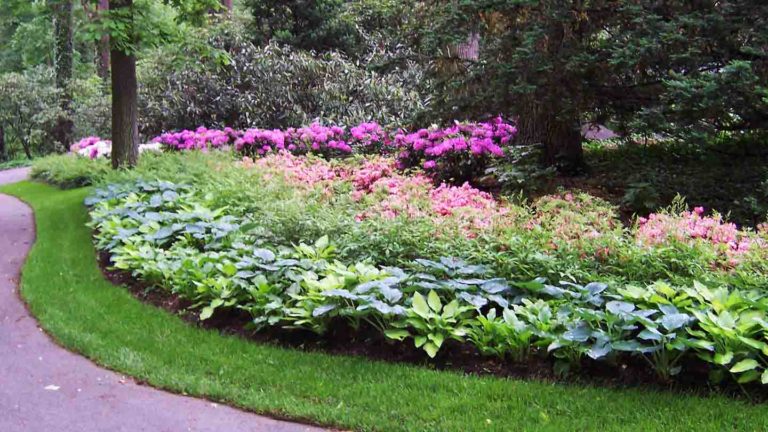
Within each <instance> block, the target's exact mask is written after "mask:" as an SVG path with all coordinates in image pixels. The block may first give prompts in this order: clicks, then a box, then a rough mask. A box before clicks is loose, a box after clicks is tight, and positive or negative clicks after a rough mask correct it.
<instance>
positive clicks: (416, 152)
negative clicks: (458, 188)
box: [152, 117, 517, 185]
mask: <svg viewBox="0 0 768 432" xmlns="http://www.w3.org/2000/svg"><path fill="white" fill-rule="evenodd" d="M516 132H517V130H516V129H515V127H514V126H513V125H511V124H509V123H506V122H504V121H503V120H502V118H501V117H497V118H495V119H493V120H491V121H488V122H483V123H459V122H456V123H454V124H453V125H452V126H450V127H447V128H438V127H432V128H430V129H421V130H419V131H416V132H413V133H407V132H405V131H402V130H401V131H396V132H394V133H392V132H388V131H386V130H385V129H384V128H383V127H382V126H381V125H379V124H378V123H375V122H366V123H361V124H359V125H357V126H353V127H351V128H349V130H347V129H346V128H344V127H341V126H325V125H322V124H320V123H317V122H315V123H312V124H311V125H309V126H306V127H301V128H288V129H286V130H279V129H273V130H267V129H259V128H252V129H247V130H245V131H237V130H233V129H231V128H224V129H223V130H215V129H207V128H205V127H202V126H201V127H199V128H197V129H196V130H194V131H190V130H183V131H179V132H169V133H164V134H162V135H160V136H158V137H156V138H154V139H153V140H152V141H153V142H155V143H160V144H162V145H164V146H166V147H167V148H169V149H172V150H208V149H211V148H225V147H228V146H234V149H235V150H236V151H238V152H240V153H242V154H243V155H245V156H249V157H261V156H265V155H267V154H272V153H277V152H282V151H289V152H291V153H293V154H297V155H302V154H310V153H311V154H317V155H321V156H323V157H325V158H335V157H345V156H348V155H351V154H354V153H357V154H387V153H394V152H397V153H398V155H399V156H398V166H399V167H400V168H401V169H404V168H413V167H420V168H423V169H424V170H425V171H426V172H427V174H428V175H429V176H430V177H431V178H433V179H435V180H436V181H437V183H440V182H443V181H448V182H451V183H452V184H457V185H460V184H462V183H464V182H467V181H470V182H471V181H473V180H475V179H476V178H477V177H478V176H479V175H483V174H484V172H485V169H486V167H487V164H488V162H489V160H490V159H493V158H499V157H503V156H504V147H505V146H507V145H509V144H510V142H511V140H512V138H513V137H514V135H515V134H516Z"/></svg>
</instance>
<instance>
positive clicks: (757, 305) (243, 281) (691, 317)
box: [86, 180, 768, 383]
mask: <svg viewBox="0 0 768 432" xmlns="http://www.w3.org/2000/svg"><path fill="white" fill-rule="evenodd" d="M215 202H216V200H215V199H213V197H212V196H210V195H209V194H207V193H206V192H205V190H204V189H200V187H199V186H192V185H183V184H177V183H172V182H167V181H149V182H147V181H142V180H139V181H134V182H129V183H120V184H112V185H109V186H108V187H106V188H101V189H98V190H97V191H96V193H95V195H93V196H92V197H91V198H89V199H88V200H87V201H86V203H87V204H88V205H90V206H92V209H91V218H92V221H91V222H90V225H91V226H92V227H93V228H94V229H95V233H96V234H95V237H96V244H97V247H98V248H99V249H102V250H105V251H107V252H109V254H110V256H111V258H112V262H113V265H114V266H115V267H116V268H118V269H122V270H125V271H130V272H132V273H133V274H134V275H135V276H137V277H139V278H140V279H142V280H144V281H146V282H148V283H151V284H155V285H157V286H159V287H161V288H163V289H166V290H170V291H172V292H174V293H176V294H178V295H180V296H181V297H183V298H186V299H188V300H189V301H191V303H192V306H191V307H192V308H193V309H195V310H199V318H200V319H201V320H206V319H209V318H211V317H212V316H213V315H214V314H217V313H224V314H226V313H231V311H233V310H243V311H245V312H247V313H249V314H250V315H251V317H252V324H251V325H252V326H253V327H254V328H255V329H265V328H269V327H281V328H285V329H294V328H301V329H307V330H311V331H313V332H316V333H319V334H324V333H326V332H327V331H328V329H329V328H330V326H331V324H332V323H333V322H334V321H338V320H342V321H344V322H346V323H347V324H348V325H349V326H351V327H352V328H353V329H357V328H359V326H360V324H361V323H362V322H366V323H368V324H370V325H371V326H372V327H374V328H376V329H378V330H379V331H380V332H382V334H383V335H384V336H386V337H387V338H389V339H393V340H400V341H402V340H404V339H406V338H413V341H414V346H415V347H416V348H420V349H422V350H424V352H425V353H426V354H427V355H428V356H429V357H435V356H437V354H438V353H439V352H440V350H441V348H443V347H444V344H445V342H446V341H448V340H453V341H456V342H458V343H470V344H472V345H474V346H475V347H476V348H477V349H478V351H480V352H481V353H483V354H486V355H494V356H497V357H501V358H507V357H508V358H511V359H513V360H515V361H525V360H526V359H527V358H529V357H530V356H532V355H549V356H552V357H553V358H554V359H555V370H556V371H557V372H559V373H567V372H568V371H569V370H572V369H574V368H578V367H580V365H581V364H582V363H583V362H584V361H586V360H587V359H589V360H590V361H613V360H615V359H616V358H617V357H619V356H623V355H635V356H640V357H642V358H643V359H645V360H646V361H647V362H648V363H649V365H650V366H651V368H652V369H653V370H654V371H655V372H656V373H657V374H658V375H659V377H660V378H662V379H664V380H669V379H671V378H673V377H675V376H677V375H679V374H680V373H682V368H681V366H682V364H683V362H682V360H683V359H691V358H694V357H697V358H699V359H701V360H704V361H705V362H707V363H709V364H711V370H712V373H711V376H712V378H713V379H717V378H721V377H722V375H723V374H724V373H729V374H732V375H734V376H735V378H736V380H737V381H738V382H739V383H747V382H752V381H768V379H764V376H768V373H766V372H764V371H765V369H766V366H768V360H767V358H768V343H767V342H766V341H767V340H768V339H766V336H767V335H768V333H766V332H768V320H766V311H768V300H767V299H768V298H767V297H765V293H764V292H763V291H759V290H751V291H746V290H735V289H727V288H724V287H720V288H710V287H707V286H705V285H703V284H700V283H694V284H693V285H692V286H682V287H673V286H671V285H669V284H666V283H664V282H658V283H656V284H652V285H649V286H646V287H643V288H640V287H636V286H633V285H626V286H622V285H616V286H613V287H612V286H609V285H608V284H605V283H589V284H586V285H580V284H576V283H570V282H559V283H556V284H552V283H548V282H547V280H546V279H544V278H538V279H536V280H532V281H525V280H522V281H521V280H508V279H504V278H499V277H493V275H492V269H491V268H490V267H488V266H484V265H477V264H471V263H469V262H466V261H464V260H461V259H458V258H447V257H443V258H439V259H434V260H432V259H417V260H415V261H413V262H411V263H407V265H406V267H407V270H403V269H400V268H395V267H386V266H377V265H374V264H371V263H369V262H363V261H357V262H354V263H352V264H348V263H345V262H344V261H343V260H342V259H341V257H339V256H338V255H337V249H336V247H335V246H334V245H333V244H332V242H331V241H330V239H329V237H327V236H322V237H320V238H318V239H317V240H315V241H314V242H312V243H311V244H310V243H304V242H299V243H296V244H293V245H286V244H282V245H281V244H275V243H273V242H272V240H271V237H270V236H268V235H265V234H266V233H268V232H269V229H268V227H267V226H265V225H263V224H264V223H265V221H263V220H260V219H259V218H258V217H256V216H255V215H253V214H252V213H250V212H243V211H242V210H240V211H233V210H234V209H233V208H228V207H226V206H216V205H215V204H214V203H215Z"/></svg>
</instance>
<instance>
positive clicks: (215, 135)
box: [152, 126, 241, 150]
mask: <svg viewBox="0 0 768 432" xmlns="http://www.w3.org/2000/svg"><path fill="white" fill-rule="evenodd" d="M240 135H241V132H238V131H235V130H233V129H232V128H224V129H223V130H216V129H207V128H205V127H203V126H200V127H199V128H197V129H195V130H194V131H190V130H183V131H179V132H167V133H164V134H162V135H160V136H158V137H155V138H153V139H152V142H153V143H159V144H162V145H164V146H166V147H167V148H169V149H172V150H207V149H210V148H221V147H224V146H226V145H228V144H231V143H232V142H233V141H234V140H235V139H236V138H237V137H238V136H240Z"/></svg>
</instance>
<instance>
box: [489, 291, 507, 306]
mask: <svg viewBox="0 0 768 432" xmlns="http://www.w3.org/2000/svg"><path fill="white" fill-rule="evenodd" d="M488 300H490V301H492V302H494V303H496V304H497V305H499V306H501V307H503V308H504V309H506V308H508V307H509V302H508V301H507V299H505V298H504V297H502V296H500V295H496V294H492V295H489V296H488Z"/></svg>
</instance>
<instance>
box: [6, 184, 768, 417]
mask: <svg viewBox="0 0 768 432" xmlns="http://www.w3.org/2000/svg"><path fill="white" fill-rule="evenodd" d="M0 191H3V192H6V193H10V194H13V195H16V196H18V197H20V198H21V199H23V200H24V201H26V202H27V203H29V204H30V205H31V206H32V207H33V209H34V211H35V214H36V223H37V235H38V237H37V242H36V243H35V246H34V248H33V249H32V251H31V254H30V256H29V259H28V261H27V263H26V265H25V267H24V270H23V278H22V295H23V297H24V299H25V300H26V301H27V302H28V304H29V307H30V309H31V310H32V312H33V313H34V315H35V316H36V317H37V319H38V320H39V321H40V324H41V325H42V327H43V328H45V330H46V331H47V332H49V333H50V334H51V335H52V336H53V337H54V338H55V339H56V340H58V341H59V342H60V343H61V344H62V345H64V346H66V347H68V348H70V349H72V350H74V351H77V352H79V353H82V354H83V355H85V356H87V357H89V358H91V359H93V360H94V361H95V362H97V363H99V364H102V365H104V366H106V367H109V368H111V369H114V370H118V371H120V372H123V373H125V374H128V375H131V376H134V377H137V378H139V379H141V380H145V381H146V382H148V383H149V384H151V385H153V386H156V387H161V388H165V389H169V390H172V391H175V392H183V393H186V394H190V395H197V396H203V397H207V398H210V399H213V400H217V401H221V402H224V403H228V404H231V405H235V406H238V407H242V408H245V409H248V410H251V411H254V412H257V413H262V414H268V415H272V416H277V417H284V418H290V419H296V420H299V421H302V420H303V421H309V422H313V423H318V424H322V425H327V426H335V427H339V428H345V429H354V430H380V431H475V430H479V431H549V430H552V431H587V430H599V431H688V430H695V431H730V430H734V431H735V430H738V431H762V430H767V429H768V407H766V406H762V405H751V404H749V403H746V402H743V401H738V400H732V399H729V398H727V397H723V396H712V397H701V396H693V395H684V394H680V393H673V392H661V391H651V390H648V389H613V388H596V387H590V386H581V385H564V384H551V383H543V382H536V381H522V380H511V379H499V378H493V377H475V376H465V375H462V374H459V373H452V372H443V371H434V370H430V369H428V368H424V367H416V366H407V365H398V364H387V363H382V362H374V361H369V360H366V359H363V358H351V357H340V356H331V355H325V354H321V353H309V352H302V351H297V350H291V349H282V348H277V347H270V346H264V345H259V344H257V343H253V342H249V341H245V340H241V339H238V338H234V337H225V336H222V335H220V334H218V333H216V332H213V331H206V330H203V329H200V328H195V327H193V326H191V325H189V324H187V323H185V322H183V321H182V320H180V319H179V318H177V317H176V316H173V315H171V314H169V313H167V312H165V311H163V310H160V309H157V308H154V307H152V306H148V305H145V304H142V303H141V302H139V301H137V300H136V299H134V298H133V297H131V295H130V294H129V293H128V292H127V291H126V290H125V289H123V288H120V287H116V286H113V285H111V284H110V283H109V282H107V281H105V280H104V279H103V278H102V275H101V273H100V272H99V269H98V268H97V265H96V259H95V253H94V249H93V246H92V244H91V240H90V233H89V231H88V229H87V228H86V227H85V225H84V224H85V221H86V210H85V208H84V206H83V204H82V203H83V198H84V197H85V196H86V195H87V194H88V192H89V190H88V189H77V190H69V191H60V190H57V189H54V188H52V187H49V186H45V185H41V184H36V183H29V182H26V183H20V184H16V185H12V186H6V187H4V188H2V189H0Z"/></svg>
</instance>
